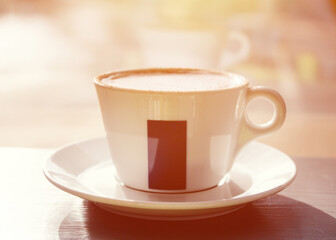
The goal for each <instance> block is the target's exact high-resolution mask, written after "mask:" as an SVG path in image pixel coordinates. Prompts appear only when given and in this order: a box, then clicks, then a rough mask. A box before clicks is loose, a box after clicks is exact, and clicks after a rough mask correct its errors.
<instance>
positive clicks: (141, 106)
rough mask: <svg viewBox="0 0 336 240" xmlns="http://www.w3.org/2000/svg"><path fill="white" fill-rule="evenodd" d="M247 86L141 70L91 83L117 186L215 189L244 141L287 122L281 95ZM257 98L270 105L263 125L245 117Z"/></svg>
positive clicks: (201, 75) (232, 77)
mask: <svg viewBox="0 0 336 240" xmlns="http://www.w3.org/2000/svg"><path fill="white" fill-rule="evenodd" d="M248 85H249V82H248V80H247V79H246V78H244V77H242V76H239V75H236V74H232V73H226V72H214V71H210V70H199V69H177V68H171V69H169V68H167V69H159V68H157V69H139V70H128V71H119V72H113V73H107V74H103V75H100V76H98V77H96V78H95V86H96V90H97V95H98V99H99V103H100V108H101V112H102V117H103V122H104V126H105V130H106V134H107V140H108V143H109V148H110V152H111V158H112V160H113V163H114V166H115V168H116V172H117V175H118V178H119V179H120V181H121V182H122V183H123V184H125V185H126V186H128V187H131V188H134V189H138V190H143V191H152V192H168V193H176V192H193V191H200V190H205V189H209V188H211V187H214V186H216V185H218V183H219V182H220V181H221V180H222V179H223V178H224V177H225V176H226V174H227V173H228V172H229V171H230V169H231V167H232V165H233V163H234V159H235V156H236V154H237V152H238V151H239V150H240V149H241V148H242V147H243V146H244V145H245V144H246V143H248V142H249V141H251V140H253V139H255V138H257V137H259V136H262V135H265V134H268V133H270V132H272V131H274V130H276V129H278V128H280V127H281V126H282V124H283V122H284V120H285V115H286V106H285V103H284V101H283V99H282V97H281V96H280V95H279V93H277V92H276V91H275V90H272V89H269V88H265V87H249V86H248ZM258 97H262V98H266V99H267V100H269V101H271V102H272V103H273V105H274V116H273V118H272V119H271V120H270V121H269V122H267V123H266V124H263V125H257V124H255V123H253V122H251V121H250V119H249V118H248V116H247V113H246V106H247V104H248V103H249V102H250V101H251V100H253V99H255V98H258ZM111 177H112V176H111Z"/></svg>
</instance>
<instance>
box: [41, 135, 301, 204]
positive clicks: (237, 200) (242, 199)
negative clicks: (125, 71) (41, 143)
mask: <svg viewBox="0 0 336 240" xmlns="http://www.w3.org/2000/svg"><path fill="white" fill-rule="evenodd" d="M105 139H106V138H105V137H98V138H90V139H84V140H80V141H75V142H71V143H68V144H65V145H63V146H61V147H59V148H57V149H56V150H54V151H53V152H52V153H51V154H50V155H49V156H48V157H47V158H46V160H45V165H44V167H43V174H44V175H45V177H46V178H47V180H48V181H49V182H50V183H52V184H53V185H54V186H56V187H57V188H59V189H61V190H62V191H64V192H67V193H69V194H71V195H75V196H77V197H80V198H82V199H85V200H88V201H91V202H95V203H100V204H107V205H114V206H120V207H124V208H139V209H153V210H154V209H155V210H197V209H214V208H225V207H230V206H236V205H242V204H247V203H249V202H253V201H256V200H259V199H262V198H265V197H268V196H271V195H274V194H276V193H278V192H280V191H282V190H283V189H285V188H286V187H287V186H289V185H290V184H291V183H292V182H293V181H294V179H295V177H296V175H297V169H296V165H295V163H294V161H293V160H292V159H291V158H290V157H289V156H288V155H287V154H285V153H283V152H282V151H280V150H278V149H276V148H274V147H271V146H269V145H266V144H264V143H260V142H257V141H252V142H251V143H249V145H250V144H255V145H259V146H261V147H263V148H265V149H266V148H268V149H269V150H271V151H273V152H276V153H278V154H281V155H282V156H283V157H284V158H287V161H290V162H291V167H292V169H291V171H290V172H291V176H290V177H288V179H287V181H285V182H284V183H283V184H280V185H277V186H276V187H273V188H271V189H269V190H266V191H263V192H259V193H256V194H252V195H249V194H248V195H246V196H245V195H244V194H245V193H248V191H246V192H244V193H242V194H240V195H238V196H235V197H233V198H231V199H221V200H212V201H199V202H154V201H138V200H136V201H135V200H132V199H116V198H110V197H104V196H99V195H97V194H94V193H87V192H84V191H80V190H74V189H72V188H70V187H67V186H64V185H62V184H60V183H58V182H57V180H55V179H54V178H53V177H52V176H51V175H50V174H49V170H48V163H50V162H51V161H52V159H53V157H54V156H55V155H56V154H57V153H59V152H60V151H63V150H65V149H68V148H71V147H73V146H75V145H82V144H88V143H90V142H92V143H95V142H97V141H103V140H105ZM75 177H78V176H75ZM79 184H80V183H79ZM83 187H84V186H83ZM88 191H89V190H88ZM135 191H136V190H135ZM155 194H160V193H155ZM181 194H188V193H181ZM241 195H243V196H241Z"/></svg>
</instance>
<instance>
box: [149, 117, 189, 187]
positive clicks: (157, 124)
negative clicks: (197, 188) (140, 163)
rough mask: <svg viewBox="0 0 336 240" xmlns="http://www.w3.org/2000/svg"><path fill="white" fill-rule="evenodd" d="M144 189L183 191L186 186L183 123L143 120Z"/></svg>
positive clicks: (185, 143) (185, 127) (184, 131)
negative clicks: (144, 125)
mask: <svg viewBox="0 0 336 240" xmlns="http://www.w3.org/2000/svg"><path fill="white" fill-rule="evenodd" d="M147 136H148V187H149V188H150V189H157V190H183V189H186V183H187V176H186V175H187V174H186V171H187V121H161V120H148V121H147Z"/></svg>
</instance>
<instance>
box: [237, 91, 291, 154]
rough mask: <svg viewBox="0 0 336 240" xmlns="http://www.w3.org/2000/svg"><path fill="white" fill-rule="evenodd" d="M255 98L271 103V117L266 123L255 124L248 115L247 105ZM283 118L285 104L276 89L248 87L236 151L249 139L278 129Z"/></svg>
mask: <svg viewBox="0 0 336 240" xmlns="http://www.w3.org/2000/svg"><path fill="white" fill-rule="evenodd" d="M256 98H265V99H267V100H269V101H270V102H271V103H272V104H273V107H274V113H273V117H272V119H271V120H269V121H268V122H266V123H263V124H256V123H254V122H253V121H251V120H250V119H249V117H248V113H247V105H248V104H249V103H250V102H251V101H252V100H253V99H256ZM285 118H286V104H285V101H284V100H283V98H282V97H281V95H280V94H279V93H278V92H277V91H275V90H273V89H270V88H266V87H248V88H247V93H246V102H245V109H244V113H243V117H242V124H241V127H240V134H239V137H238V144H237V149H236V153H238V152H239V150H240V149H241V148H242V147H243V146H244V145H245V144H246V143H248V142H250V141H251V140H253V139H256V138H258V137H261V136H264V135H267V134H269V133H271V132H274V131H276V130H277V129H279V128H280V127H281V126H282V125H283V123H284V121H285Z"/></svg>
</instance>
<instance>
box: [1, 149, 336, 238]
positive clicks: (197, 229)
mask: <svg viewBox="0 0 336 240" xmlns="http://www.w3.org/2000/svg"><path fill="white" fill-rule="evenodd" d="M51 152H52V150H46V149H37V148H35V149H34V148H5V147H2V148H0V159H1V160H0V161H1V164H2V166H1V168H0V176H1V180H2V181H1V182H0V189H1V193H0V203H1V204H0V213H1V214H0V239H34V240H35V239H295V240H297V239H319V240H320V239H336V175H335V172H336V164H335V161H336V159H328V158H294V161H295V163H296V164H297V169H298V174H297V177H296V179H295V181H294V182H293V183H292V185H290V186H289V187H288V188H287V189H285V190H284V191H282V192H281V193H280V194H277V195H274V196H271V197H268V198H265V199H261V200H258V201H256V202H253V203H251V204H249V205H247V206H245V207H244V208H242V209H240V210H238V211H236V212H233V213H231V214H228V215H224V216H221V217H215V218H210V219H204V220H192V221H182V222H180V221H151V220H140V219H133V218H128V217H124V216H119V215H115V214H112V213H109V212H106V211H104V210H102V209H100V208H98V207H97V206H96V205H94V204H93V203H90V202H88V201H85V200H82V199H80V198H78V197H75V196H72V195H70V194H68V193H65V192H63V191H61V190H59V189H58V188H56V187H54V186H53V185H52V184H50V183H49V182H48V181H47V179H46V178H45V177H44V176H43V173H42V167H43V165H44V161H45V159H46V157H47V156H48V154H50V153H51Z"/></svg>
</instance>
